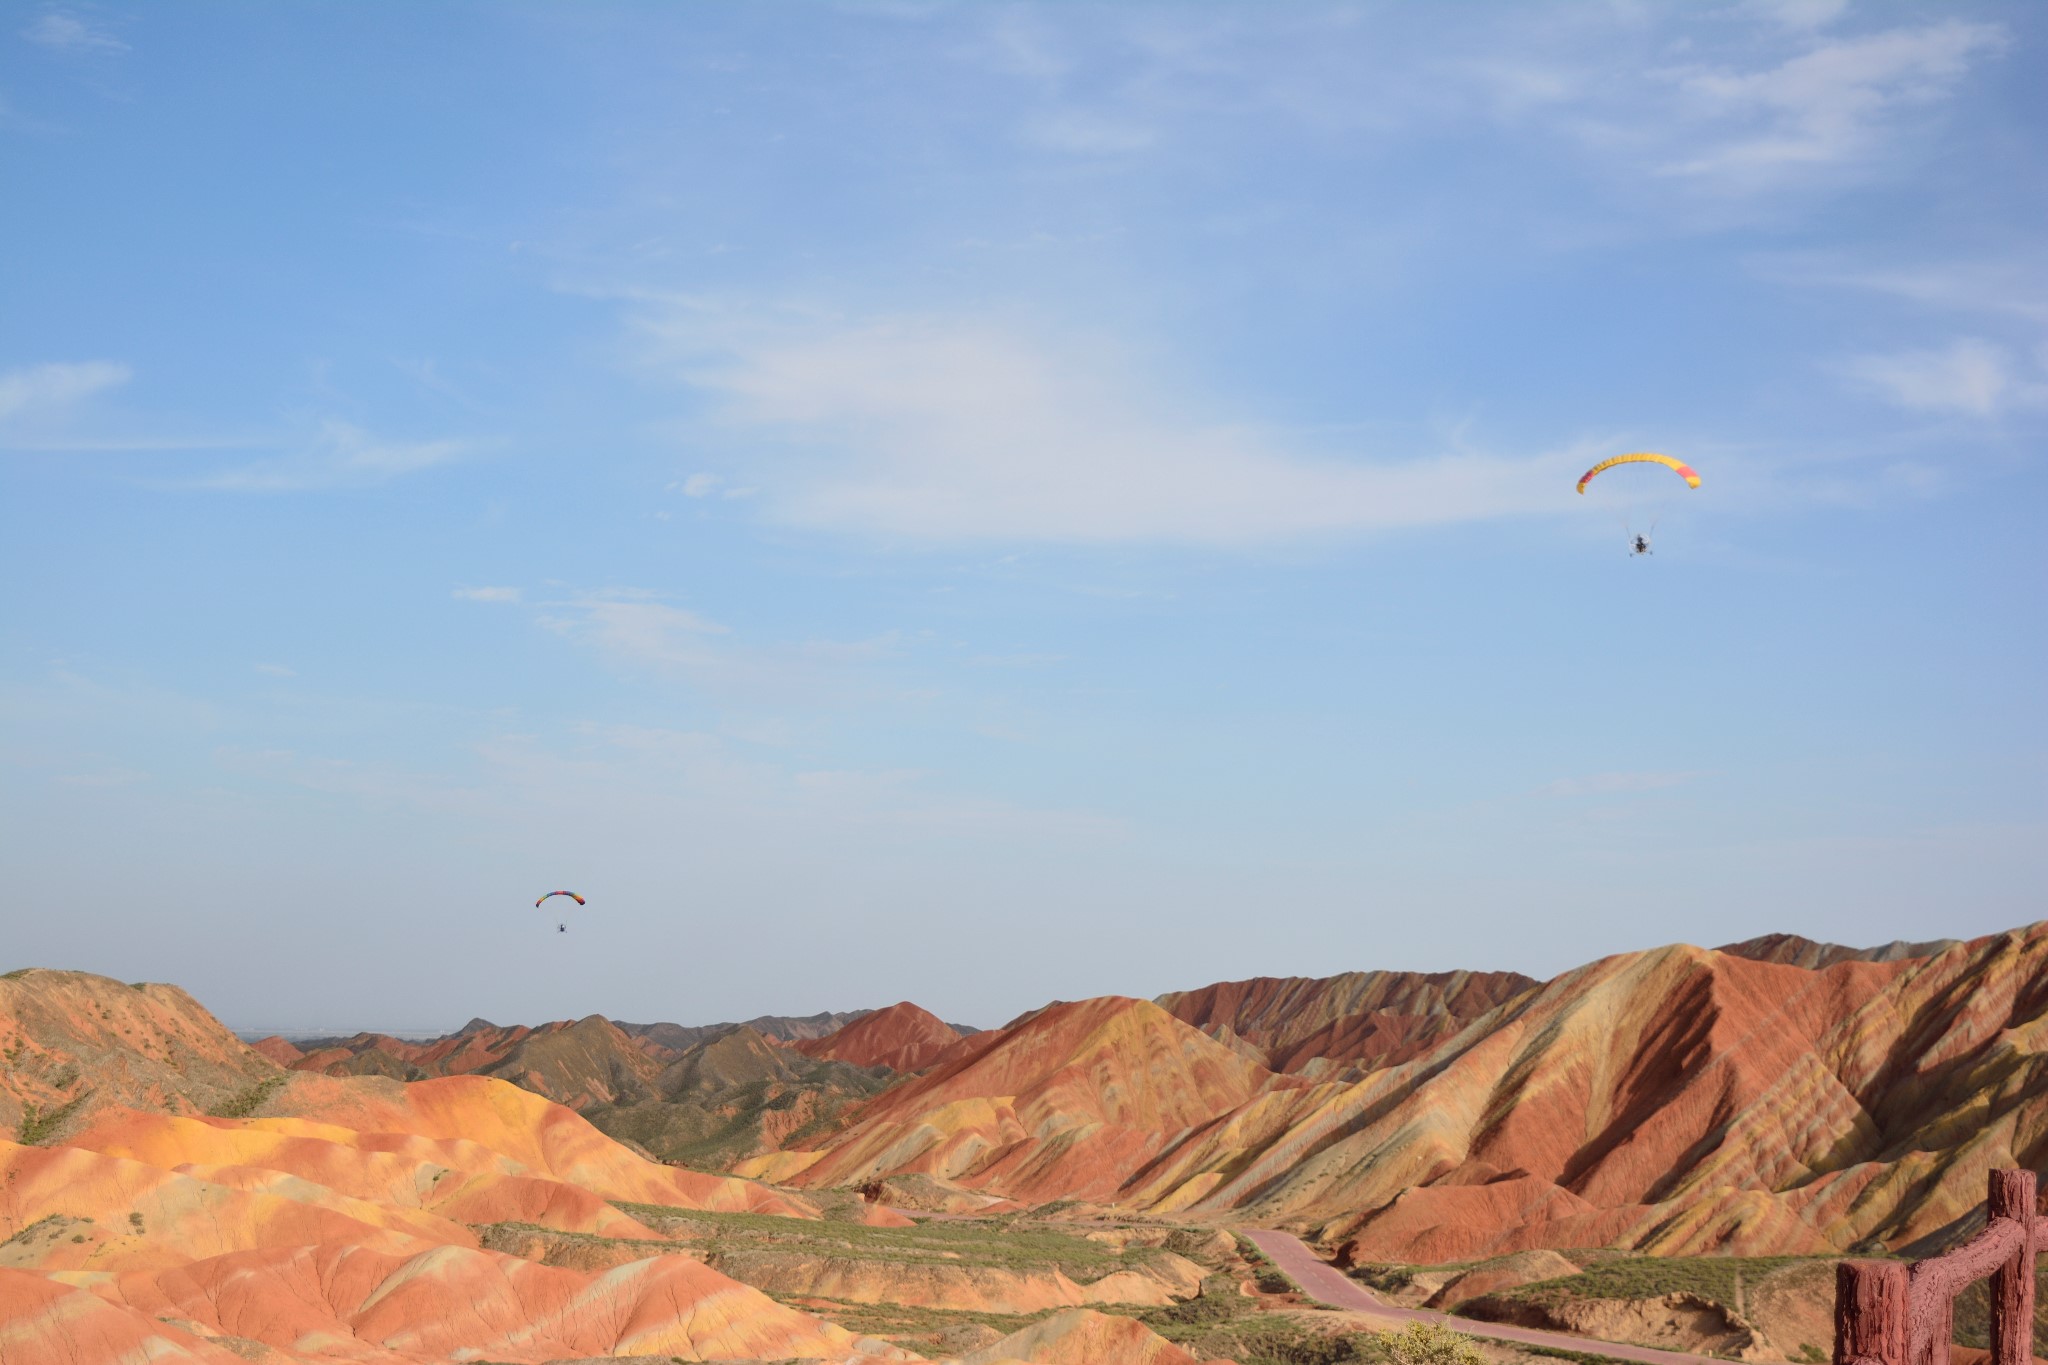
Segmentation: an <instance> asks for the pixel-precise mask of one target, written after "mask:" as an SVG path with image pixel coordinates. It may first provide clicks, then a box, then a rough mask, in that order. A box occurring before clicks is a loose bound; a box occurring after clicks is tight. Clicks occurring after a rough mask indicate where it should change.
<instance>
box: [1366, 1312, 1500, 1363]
mask: <svg viewBox="0 0 2048 1365" xmlns="http://www.w3.org/2000/svg"><path fill="white" fill-rule="evenodd" d="M1379 1344H1380V1349H1381V1350H1382V1351H1384V1352H1385V1353H1386V1357H1387V1359H1388V1360H1390V1361H1392V1362H1393V1365H1483V1362H1484V1361H1485V1359H1486V1357H1485V1356H1483V1355H1481V1354H1480V1352H1479V1346H1478V1343H1476V1342H1474V1341H1473V1340H1472V1338H1470V1337H1468V1336H1466V1335H1465V1334H1464V1333H1463V1332H1456V1331H1453V1330H1451V1329H1450V1328H1448V1327H1445V1326H1443V1325H1441V1324H1439V1323H1434V1322H1411V1323H1409V1324H1408V1325H1407V1326H1406V1327H1403V1328H1402V1329H1401V1330H1400V1331H1398V1332H1383V1333H1381V1334H1380V1340H1379Z"/></svg>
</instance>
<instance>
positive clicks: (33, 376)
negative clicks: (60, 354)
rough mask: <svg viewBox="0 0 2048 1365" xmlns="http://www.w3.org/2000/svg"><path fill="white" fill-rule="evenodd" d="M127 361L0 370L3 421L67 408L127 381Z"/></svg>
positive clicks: (32, 366) (128, 375)
mask: <svg viewBox="0 0 2048 1365" xmlns="http://www.w3.org/2000/svg"><path fill="white" fill-rule="evenodd" d="M129 377H130V371H129V369H128V367H127V366H126V365H117V364H115V363H114V362H112V361H109V360H88V361H84V362H81V363H77V364H51V365H31V366H28V367H27V368H25V369H19V370H7V371H4V372H0V421H5V420H9V419H12V418H16V417H23V416H32V415H35V414H38V413H42V412H48V411H50V410H52V409H58V408H65V407H69V406H70V405H72V404H74V403H76V402H78V401H79V400H80V399H83V398H89V397H91V396H92V395H93V394H95V393H98V392H100V391H101V390H103V389H111V388H113V387H115V386H116V385H120V384H125V383H127V382H128V380H129Z"/></svg>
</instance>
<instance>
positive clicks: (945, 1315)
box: [769, 1294, 1066, 1338]
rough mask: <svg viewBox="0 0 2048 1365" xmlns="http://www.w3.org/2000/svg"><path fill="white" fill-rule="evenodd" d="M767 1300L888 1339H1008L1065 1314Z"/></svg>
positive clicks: (814, 1299) (798, 1298)
mask: <svg viewBox="0 0 2048 1365" xmlns="http://www.w3.org/2000/svg"><path fill="white" fill-rule="evenodd" d="M769 1297H770V1298H773V1299H776V1300H777V1301H778V1302H781V1303H783V1304H785V1305H787V1306H789V1307H792V1308H797V1309H800V1310H802V1311H803V1312H807V1313H816V1314H819V1315H821V1316H823V1317H825V1318H828V1319H830V1320H831V1321H833V1322H836V1323H838V1324H839V1325H840V1326H841V1327H844V1328H846V1329H847V1330H848V1331H849V1332H857V1333H859V1334H860V1335H862V1336H869V1337H889V1338H897V1337H913V1336H931V1335H936V1334H937V1333H940V1332H943V1331H945V1330H947V1329H948V1328H951V1327H961V1326H966V1325H970V1324H972V1325H978V1326H982V1327H990V1328H993V1329H995V1330H996V1331H998V1332H1000V1333H1002V1334H1003V1335H1004V1336H1008V1335H1010V1333H1012V1332H1021V1331H1022V1330H1024V1329H1025V1328H1026V1327H1029V1326H1030V1325H1031V1324H1032V1323H1034V1322H1037V1321H1038V1320H1039V1319H1040V1318H1049V1317H1051V1316H1052V1315H1053V1314H1054V1313H1061V1312H1065V1311H1066V1310H1065V1309H1061V1308H1048V1309H1046V1310H1045V1311H1043V1312H1040V1313H977V1312H973V1311H971V1310H967V1309H954V1308H913V1307H909V1306H906V1305H903V1304H895V1303H854V1302H853V1301H851V1300H849V1299H828V1298H819V1297H816V1296H814V1295H795V1296H781V1295H775V1294H770V1295H769Z"/></svg>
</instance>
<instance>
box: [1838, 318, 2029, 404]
mask: <svg viewBox="0 0 2048 1365" xmlns="http://www.w3.org/2000/svg"><path fill="white" fill-rule="evenodd" d="M1841 369H1842V372H1843V373H1844V374H1846V375H1847V376H1848V377H1849V378H1850V379H1852V380H1855V381H1856V382H1858V383H1859V384H1862V385H1864V386H1866V387H1869V388H1872V389H1875V390H1876V391H1877V392H1878V393H1880V394H1882V395H1883V396H1884V397H1885V398H1886V399H1888V400H1889V401H1891V402H1893V403H1895V404H1897V405H1898V406H1900V407H1903V408H1912V409H1915V410H1918V411H1923V412H1958V413H1964V414H1967V415H1969V416H1972V417H1994V416H1997V415H1998V414H2000V413H2002V412H2005V411H2008V410H2011V409H2014V408H2037V407H2042V406H2044V405H2048V383H2044V382H2043V381H2042V379H2041V377H2040V376H2039V374H2038V373H2036V374H2034V375H2029V374H2026V373H2025V372H2023V371H2022V370H2021V369H2020V368H2019V366H2018V365H2017V364H2016V362H2015V360H2014V357H2013V355H2012V353H2011V352H2010V351H2008V350H2006V349H2005V348H2004V347H2002V346H1998V345H1995V344H1994V343H1992V342H1989V341H1985V340H1982V339H1981V338H1977V337H1963V338H1959V339H1958V340H1956V341H1952V342H1950V343H1949V344H1948V345H1947V346H1945V347H1941V348H1939V349H1932V350H1914V351H1896V352H1893V353H1891V354H1889V355H1866V356H1858V357H1856V358H1855V359H1853V360H1850V361H1848V362H1846V363H1844V364H1843V365H1842V366H1841Z"/></svg>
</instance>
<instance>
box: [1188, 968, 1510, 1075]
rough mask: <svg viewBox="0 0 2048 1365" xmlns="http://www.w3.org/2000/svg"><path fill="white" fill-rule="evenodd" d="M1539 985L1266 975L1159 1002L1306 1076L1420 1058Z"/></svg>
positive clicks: (1446, 976)
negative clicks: (1315, 1066) (1317, 1067)
mask: <svg viewBox="0 0 2048 1365" xmlns="http://www.w3.org/2000/svg"><path fill="white" fill-rule="evenodd" d="M1535 985H1537V982H1536V981H1535V980H1534V979H1532V978H1530V977H1526V976H1523V975H1522V974H1520V973H1519V972H1345V973H1344V974H1342V975H1341V976H1326V977H1301V976H1290V977H1271V976H1261V977H1254V978H1253V979H1252V980H1250V981H1226V982H1222V983H1219V984H1217V985H1214V986H1204V987H1203V988H1202V989H1200V990H1194V991H1174V992H1170V993H1168V994H1166V995H1162V996H1160V997H1159V999H1158V1003H1159V1004H1160V1005H1161V1006H1163V1007H1164V1008H1165V1009H1166V1010H1167V1011H1168V1012H1170V1013H1171V1014H1173V1015H1174V1016H1175V1017H1176V1018H1179V1019H1182V1020H1185V1021H1186V1022H1188V1023H1190V1024H1193V1025H1194V1026H1195V1027H1196V1028H1198V1029H1201V1030H1202V1031H1203V1032H1205V1033H1208V1034H1210V1035H1211V1036H1212V1037H1220V1038H1223V1039H1224V1041H1229V1039H1230V1038H1231V1037H1235V1038H1241V1039H1243V1040H1244V1041H1245V1042H1246V1043H1249V1044H1250V1045H1251V1046H1252V1047H1253V1048H1255V1049H1258V1050H1259V1051H1260V1052H1261V1053H1262V1054H1263V1060H1264V1061H1265V1063H1266V1065H1267V1066H1269V1067H1271V1068H1272V1069H1273V1070H1275V1071H1302V1070H1305V1069H1310V1068H1309V1064H1310V1063H1311V1062H1314V1061H1316V1060H1318V1059H1322V1060H1324V1061H1325V1062H1326V1063H1335V1064H1338V1066H1341V1065H1342V1064H1346V1063H1360V1064H1363V1065H1365V1066H1367V1067H1376V1066H1389V1065H1392V1064H1393V1063H1395V1062H1404V1061H1407V1060H1409V1059H1410V1058H1413V1057H1419V1056H1421V1055H1422V1054H1423V1053H1425V1052H1427V1051H1429V1050H1430V1049H1431V1048H1433V1047H1435V1046H1436V1045H1437V1044H1438V1043H1441V1042H1442V1041H1443V1040H1444V1039H1446V1038H1449V1037H1450V1036H1452V1035H1453V1034H1455V1033H1457V1032H1458V1031H1459V1030H1460V1029H1462V1028H1464V1027H1465V1025H1466V1024H1468V1023H1470V1022H1471V1021H1472V1020H1474V1019H1477V1018H1478V1017H1479V1016H1480V1015H1482V1014H1485V1013H1486V1012H1487V1011H1488V1010H1490V1009H1493V1008H1494V1007H1495V1006H1496V1005H1499V1004H1501V1003H1503V1002H1504V1001H1507V1000H1509V999H1512V998H1513V997H1514V996H1516V995H1519V994H1521V993H1522V992H1523V991H1526V990H1529V989H1531V988H1532V987H1534V986H1535ZM1321 1069H1323V1070H1328V1069H1333V1068H1330V1067H1328V1066H1326V1067H1325V1068H1321Z"/></svg>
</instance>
